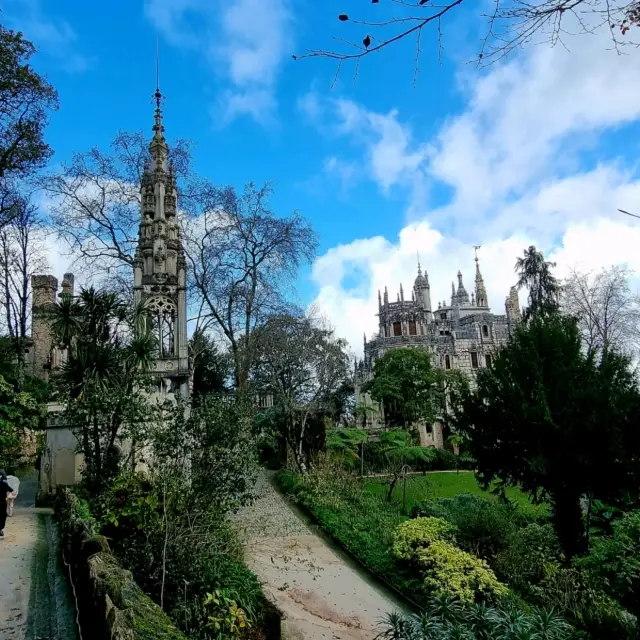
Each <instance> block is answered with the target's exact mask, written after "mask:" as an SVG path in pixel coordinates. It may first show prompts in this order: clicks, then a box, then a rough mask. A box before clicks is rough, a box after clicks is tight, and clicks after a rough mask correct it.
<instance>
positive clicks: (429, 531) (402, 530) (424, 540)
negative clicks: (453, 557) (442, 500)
mask: <svg viewBox="0 0 640 640" xmlns="http://www.w3.org/2000/svg"><path fill="white" fill-rule="evenodd" d="M454 533H455V527H453V526H452V525H451V524H449V523H448V522H447V521H446V520H443V519H442V518H414V519H413V520H407V522H403V523H401V524H400V525H399V526H398V528H397V529H396V531H395V534H394V536H393V555H394V556H395V557H396V558H398V559H400V560H412V559H413V558H414V557H415V555H416V553H417V552H418V551H419V550H420V549H424V548H426V547H428V546H429V545H430V544H431V543H433V542H435V541H436V540H449V541H453V540H454Z"/></svg>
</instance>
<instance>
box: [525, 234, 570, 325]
mask: <svg viewBox="0 0 640 640" xmlns="http://www.w3.org/2000/svg"><path fill="white" fill-rule="evenodd" d="M555 266H556V265H555V263H554V262H547V261H546V260H545V259H544V255H543V253H542V252H541V251H538V250H537V249H536V248H535V247H534V246H533V245H532V246H530V247H529V248H528V249H525V252H524V256H523V257H522V258H518V259H517V260H516V268H515V271H516V273H517V275H518V283H517V285H516V286H517V287H518V289H522V288H527V289H528V290H529V306H528V307H527V308H526V309H525V310H524V314H523V315H524V318H525V320H527V319H529V318H531V317H532V316H534V315H549V314H553V313H557V311H558V309H559V297H560V283H559V282H558V280H557V279H556V277H555V276H554V275H553V273H552V272H551V269H552V268H553V267H555Z"/></svg>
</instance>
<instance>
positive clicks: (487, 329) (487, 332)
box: [482, 324, 489, 338]
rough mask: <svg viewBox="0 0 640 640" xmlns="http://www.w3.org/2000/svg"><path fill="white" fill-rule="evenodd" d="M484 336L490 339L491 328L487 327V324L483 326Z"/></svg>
mask: <svg viewBox="0 0 640 640" xmlns="http://www.w3.org/2000/svg"><path fill="white" fill-rule="evenodd" d="M482 335H483V336H484V337H485V338H488V337H489V327H487V325H486V324H483V325H482Z"/></svg>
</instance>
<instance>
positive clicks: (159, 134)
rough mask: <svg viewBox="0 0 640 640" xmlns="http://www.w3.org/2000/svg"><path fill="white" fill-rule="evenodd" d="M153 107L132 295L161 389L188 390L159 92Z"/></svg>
mask: <svg viewBox="0 0 640 640" xmlns="http://www.w3.org/2000/svg"><path fill="white" fill-rule="evenodd" d="M154 97H155V100H156V110H155V123H154V125H153V138H152V139H151V143H150V144H149V156H150V161H147V162H146V163H145V167H144V171H143V175H142V181H141V185H140V195H141V211H140V227H139V232H138V247H137V248H136V253H135V259H134V272H133V274H134V281H133V295H134V303H135V304H136V305H139V304H141V303H142V304H144V306H145V308H146V310H147V312H148V316H149V321H150V322H152V326H153V331H154V334H155V336H156V339H157V351H156V358H155V371H156V373H157V376H158V391H159V392H160V394H161V395H167V394H177V393H180V394H181V395H182V396H184V397H186V396H188V394H189V358H188V343H187V291H186V261H185V257H184V249H183V247H182V242H181V239H180V229H179V227H178V223H177V217H176V215H177V212H176V202H177V196H178V191H177V186H176V176H175V172H174V168H173V164H172V163H171V162H169V160H168V156H169V146H168V145H167V142H166V140H165V138H164V126H163V124H162V110H161V108H160V107H161V103H162V94H161V93H160V90H159V89H156V93H155V96H154Z"/></svg>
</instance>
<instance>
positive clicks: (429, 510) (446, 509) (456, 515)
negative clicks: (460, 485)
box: [412, 493, 526, 560]
mask: <svg viewBox="0 0 640 640" xmlns="http://www.w3.org/2000/svg"><path fill="white" fill-rule="evenodd" d="M412 515H414V516H416V515H417V516H431V517H436V518H443V519H444V520H446V521H447V522H450V523H451V524H452V525H453V526H454V527H455V531H456V541H457V543H458V544H459V546H461V547H462V548H463V549H465V550H466V551H469V552H470V553H473V554H474V555H477V556H479V557H481V558H485V559H488V560H490V559H491V558H493V557H494V556H495V555H496V554H497V553H498V552H500V551H502V550H503V549H505V548H506V547H507V546H508V540H509V536H510V535H511V534H512V533H514V532H515V531H516V530H517V528H518V526H521V525H523V524H524V523H525V521H526V519H525V516H524V515H523V514H522V513H521V512H520V510H519V509H518V508H517V507H516V506H513V505H510V504H499V503H496V502H493V501H490V500H487V499H485V498H481V497H480V496H475V495H471V494H465V493H461V494H459V495H457V496H455V497H454V498H442V499H440V500H437V501H425V502H421V503H419V504H417V505H416V506H414V508H413V510H412Z"/></svg>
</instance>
